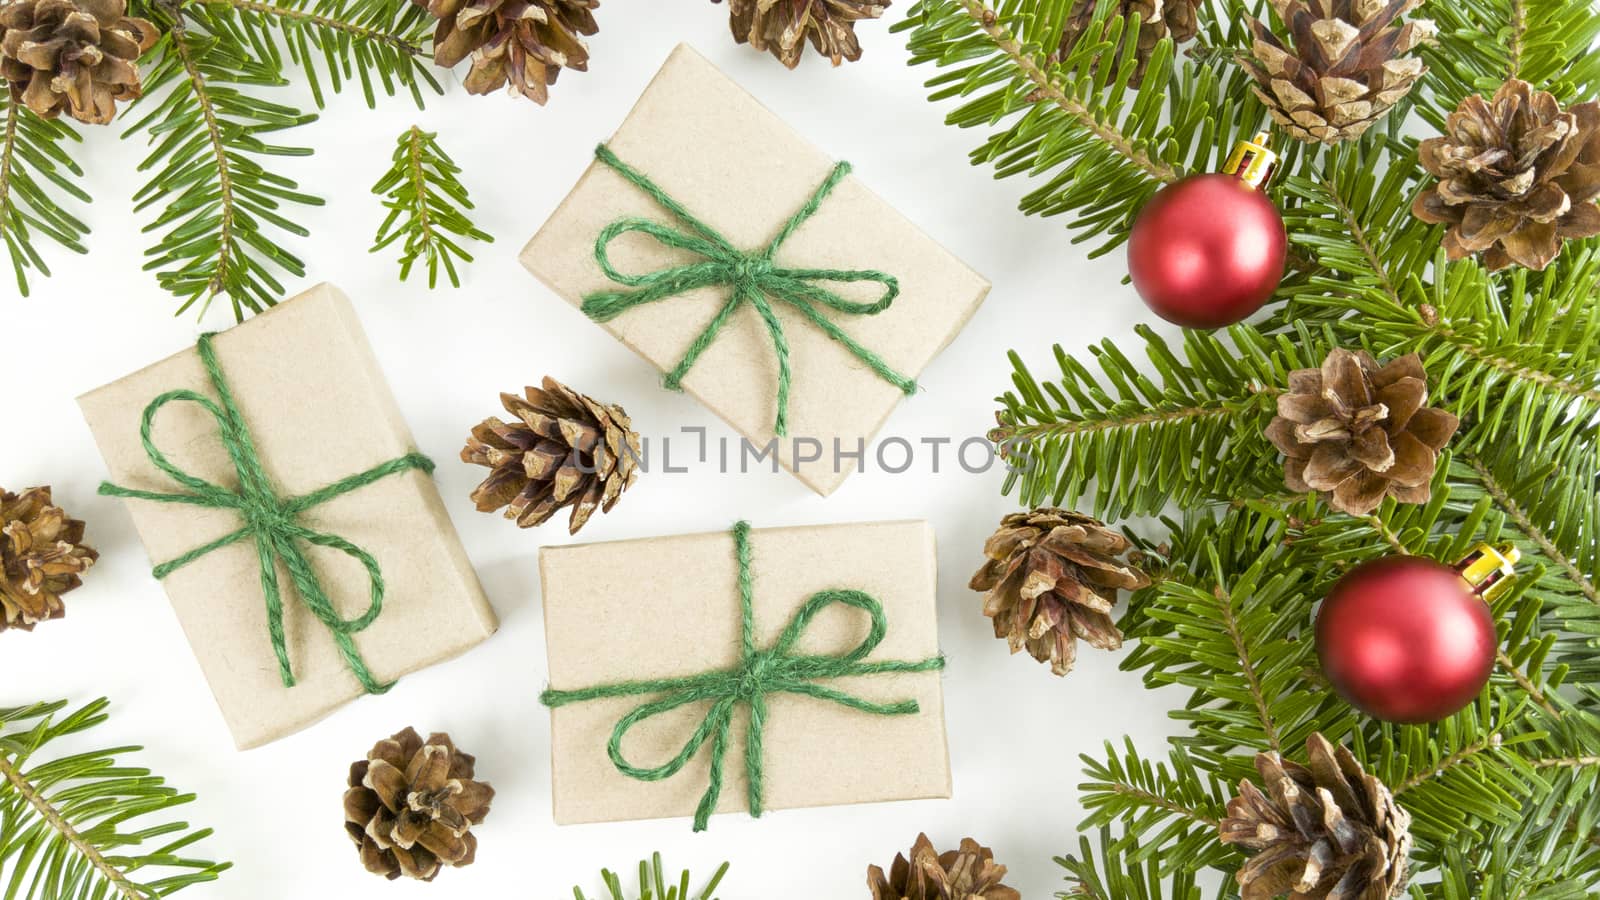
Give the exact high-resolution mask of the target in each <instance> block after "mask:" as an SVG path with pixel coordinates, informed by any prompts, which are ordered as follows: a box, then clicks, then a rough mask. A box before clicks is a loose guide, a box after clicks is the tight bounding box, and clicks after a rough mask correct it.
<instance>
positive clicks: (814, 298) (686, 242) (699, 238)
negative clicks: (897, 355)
mask: <svg viewBox="0 0 1600 900" xmlns="http://www.w3.org/2000/svg"><path fill="white" fill-rule="evenodd" d="M594 155H595V157H596V158H598V159H599V160H600V161H601V162H603V163H605V164H606V165H608V166H610V167H611V168H613V169H615V170H616V171H617V172H618V173H619V174H621V175H622V177H623V178H625V179H627V181H628V182H629V183H630V184H632V185H634V186H635V187H637V188H638V189H639V190H641V191H644V192H645V193H646V194H648V195H649V196H650V198H651V199H653V200H655V201H656V202H657V203H658V204H660V205H661V206H662V208H664V209H666V210H667V211H668V212H670V213H672V214H673V215H674V216H676V217H677V218H678V220H679V221H680V222H682V223H683V224H684V225H685V226H687V229H678V228H673V227H670V226H667V225H663V224H661V223H659V222H652V221H650V220H649V219H633V218H629V219H618V220H617V221H615V222H612V223H611V224H610V225H607V226H606V227H605V228H604V229H602V230H601V232H600V236H599V238H598V239H597V240H596V241H595V245H594V258H595V262H597V263H598V264H599V265H600V270H601V271H602V272H604V273H605V275H606V277H607V278H609V279H611V280H612V281H614V282H616V283H617V284H620V285H622V286H624V287H628V288H636V290H628V291H598V292H596V293H593V294H590V295H588V296H587V297H585V298H583V311H584V313H585V314H586V315H588V316H589V318H591V319H594V320H595V321H596V322H609V321H611V320H612V319H614V318H616V317H617V316H619V315H621V314H622V313H624V312H626V311H627V310H629V309H632V308H633V307H635V306H640V305H642V304H645V303H654V302H656V301H657V300H664V299H666V298H667V297H673V296H677V295H679V294H683V293H686V292H688V291H692V290H695V289H696V288H703V287H710V286H713V285H726V286H728V287H730V288H732V291H731V292H730V293H729V295H728V299H727V301H726V302H725V303H724V304H723V305H722V307H721V308H720V309H719V310H718V311H717V314H716V315H715V316H713V317H712V319H711V321H710V323H709V324H707V325H706V327H705V330H703V331H701V332H700V334H699V336H698V337H696V338H695V339H694V341H693V342H691V343H690V345H689V350H688V352H686V353H685V354H684V356H683V360H682V361H681V362H679V363H678V364H677V365H676V366H675V367H673V369H672V371H671V372H668V373H667V375H666V377H665V378H664V379H663V382H662V383H663V384H664V385H665V386H666V387H667V388H669V389H670V390H675V391H676V390H681V388H682V383H683V377H684V376H685V375H687V374H688V372H689V369H690V368H692V367H693V366H694V364H695V361H696V360H698V359H699V358H700V354H702V353H704V352H705V350H706V348H707V347H709V346H711V343H712V341H714V340H716V338H717V335H718V334H720V333H721V332H722V328H723V326H724V325H726V324H727V323H728V319H729V318H730V317H731V316H732V315H733V311H734V310H736V309H738V308H739V307H740V306H741V305H743V304H746V303H748V304H750V305H751V306H752V307H754V308H755V310H756V312H757V313H758V314H759V315H760V316H761V319H762V322H764V323H765V324H766V327H767V333H768V334H770V335H771V336H772V346H773V349H774V350H775V351H776V352H777V356H778V413H777V418H776V419H775V421H774V423H773V432H774V433H776V434H779V435H787V434H788V433H789V381H790V371H789V342H788V340H787V339H786V338H785V337H784V334H783V326H782V324H781V323H779V321H778V316H777V313H776V312H774V311H773V308H772V301H777V302H780V303H786V304H788V305H789V306H791V307H793V308H794V309H795V310H797V311H798V312H799V313H800V314H801V315H803V316H804V317H805V318H807V319H809V320H810V321H811V322H812V323H813V324H815V325H816V326H817V327H818V328H820V329H822V331H823V333H825V334H827V335H828V337H830V338H832V339H833V340H835V341H838V342H839V343H840V344H843V345H844V346H845V348H846V349H848V350H849V351H850V352H851V353H853V354H855V356H856V358H857V359H860V360H861V361H862V362H863V363H866V365H867V367H868V368H870V369H871V370H872V371H873V372H875V373H877V375H878V377H880V378H882V379H884V380H885V381H887V382H889V383H890V384H892V385H894V386H895V387H897V388H899V389H900V390H901V391H902V392H904V393H906V394H912V393H915V392H916V390H917V383H916V381H914V380H913V379H910V378H907V377H905V376H904V375H901V374H900V373H898V372H896V371H895V370H894V369H892V368H890V367H889V364H888V363H886V362H884V361H883V359H881V358H880V357H879V356H878V355H877V354H875V353H873V352H872V351H871V350H868V349H867V348H865V347H863V346H861V345H860V344H858V343H856V342H855V341H854V340H852V339H851V338H850V336H849V335H847V334H845V333H844V332H843V331H842V330H841V329H840V328H839V326H838V325H835V324H834V323H833V322H832V321H831V320H829V319H828V318H827V317H825V316H824V315H823V314H822V313H821V312H820V311H819V310H818V309H817V306H818V305H819V304H820V305H822V306H826V307H828V308H829V309H833V310H837V311H839V312H841V313H846V314H848V315H861V316H874V315H877V314H878V313H880V312H883V311H884V310H886V309H888V308H889V306H890V304H892V303H893V302H894V298H895V297H896V296H898V295H899V293H900V282H899V281H897V280H896V279H895V278H894V276H892V275H888V274H885V273H883V272H879V271H876V270H873V269H791V268H786V267H783V266H779V265H777V264H776V263H774V262H773V257H774V255H775V254H776V253H777V252H778V248H779V247H780V246H782V245H783V242H784V241H786V240H788V239H789V236H790V235H792V234H794V232H795V229H797V228H799V227H800V225H801V223H803V222H805V221H806V220H807V219H809V218H811V217H812V216H813V215H815V214H816V211H817V208H818V207H819V206H821V205H822V201H823V200H825V199H827V197H828V195H829V194H830V193H832V192H833V189H834V188H835V187H836V186H838V184H839V182H840V181H842V180H843V179H844V176H846V175H848V174H849V173H850V164H849V163H844V162H841V163H839V164H838V165H836V166H834V168H833V171H832V173H830V174H829V175H828V177H827V179H826V180H824V181H823V182H822V184H821V185H820V186H819V187H818V188H817V190H816V192H815V193H813V194H812V195H811V198H810V199H809V200H807V201H806V203H805V205H804V206H802V207H800V210H799V211H798V212H796V213H795V214H794V215H793V216H791V217H790V219H789V221H787V222H785V223H784V225H783V228H782V229H781V230H779V232H778V236H777V237H775V238H773V239H772V242H771V243H769V244H767V246H765V247H763V248H761V249H759V250H751V251H744V250H739V249H738V248H736V247H734V246H733V245H732V244H731V243H729V242H728V239H727V238H724V237H723V236H722V235H721V234H719V233H718V232H717V231H716V229H714V228H712V227H711V226H710V225H707V224H706V223H704V222H702V221H700V220H699V219H697V218H695V217H694V216H693V215H692V214H690V213H689V211H688V210H686V209H684V207H683V205H682V204H680V203H678V201H676V200H674V199H672V198H671V197H669V196H667V194H666V192H665V191H663V190H661V188H660V187H658V186H656V184H655V182H653V181H651V180H650V179H649V178H647V177H646V176H645V175H644V174H643V173H641V172H639V171H637V170H635V169H633V168H631V167H630V166H628V165H627V164H626V163H624V162H623V161H622V160H620V159H618V158H617V157H616V155H615V154H614V153H612V152H611V150H610V149H609V148H607V147H606V146H605V145H604V144H601V145H600V146H599V147H596V148H595V151H594ZM633 231H637V232H640V233H641V234H645V235H648V236H650V237H652V238H654V239H656V240H657V241H659V242H661V243H662V244H663V245H665V246H667V247H672V248H675V249H679V250H687V251H689V252H690V253H693V254H695V255H697V256H699V257H701V258H702V261H700V262H693V263H688V264H686V265H681V266H673V267H671V268H667V269H663V270H661V271H659V272H650V273H647V274H644V275H629V274H627V273H624V272H620V271H618V270H617V269H616V267H614V266H613V265H612V264H611V258H610V252H609V249H610V245H611V242H612V241H614V240H616V239H617V238H618V237H621V236H622V235H624V234H627V233H629V232H633ZM818 281H832V282H839V283H848V282H854V281H875V282H877V283H879V284H881V285H883V294H882V295H881V296H880V297H879V298H878V299H877V300H876V301H874V302H872V303H853V302H851V301H849V300H846V299H845V298H843V297H841V296H839V295H838V294H836V293H834V292H833V291H830V290H828V289H826V288H824V287H821V286H819V285H817V284H813V282H818Z"/></svg>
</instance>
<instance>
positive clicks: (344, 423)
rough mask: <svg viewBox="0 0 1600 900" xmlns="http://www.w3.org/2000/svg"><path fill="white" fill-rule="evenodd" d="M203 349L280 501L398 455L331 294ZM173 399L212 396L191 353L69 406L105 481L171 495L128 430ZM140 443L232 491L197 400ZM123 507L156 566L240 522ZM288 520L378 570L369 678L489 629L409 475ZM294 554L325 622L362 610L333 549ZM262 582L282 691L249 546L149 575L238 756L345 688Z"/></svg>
mask: <svg viewBox="0 0 1600 900" xmlns="http://www.w3.org/2000/svg"><path fill="white" fill-rule="evenodd" d="M215 347H216V351H217V357H218V360H219V362H220V364H221V367H222V371H223V374H224V377H225V378H226V380H227V382H228V384H229V385H230V386H231V388H232V390H233V394H234V396H235V399H236V400H237V402H238V406H239V409H240V411H241V413H242V414H243V417H244V420H245V422H246V424H247V425H248V426H249V429H250V433H251V436H252V438H253V440H254V442H255V447H256V450H257V452H258V456H259V457H260V459H261V462H262V465H263V468H264V470H265V471H266V473H267V475H268V476H269V478H270V479H271V480H272V482H273V484H274V486H275V488H276V489H277V492H278V495H279V496H280V497H285V498H288V497H295V496H299V495H303V494H307V493H310V492H312V491H314V490H317V489H318V488H321V487H324V486H326V485H329V484H332V483H334V482H336V481H339V480H340V479H342V478H345V477H347V476H350V475H355V474H357V473H359V472H362V471H365V470H367V469H370V468H372V467H373V466H376V465H379V464H381V463H383V462H386V461H388V460H391V459H394V458H397V457H400V456H404V455H405V454H407V453H410V452H413V451H414V449H415V445H414V444H413V442H412V439H411V434H410V430H409V429H408V428H407V427H406V423H405V421H404V419H402V418H401V416H400V410H399V407H398V406H397V405H396V403H395V401H394V397H393V395H392V394H391V393H390V391H389V387H388V385H387V384H386V383H385V382H384V378H383V373H382V372H381V371H380V370H379V368H378V363H377V359H376V357H374V355H373V353H372V349H371V347H370V346H369V345H368V344H367V340H366V336H365V335H364V334H363V332H362V330H361V325H360V323H359V322H358V321H357V319H356V316H355V310H354V309H353V308H352V307H351V305H350V301H349V300H348V299H347V298H346V297H345V296H344V295H343V294H342V293H340V292H339V290H338V289H337V288H334V287H332V286H330V285H322V286H319V287H316V288H313V289H312V290H310V291H308V292H307V293H305V294H303V295H301V296H299V297H297V298H295V299H293V300H290V301H288V302H286V303H283V304H281V305H279V306H277V307H276V308H274V309H272V310H269V311H267V312H265V313H262V314H261V315H259V316H256V317H255V318H254V319H251V320H250V321H248V322H246V323H245V324H243V325H240V326H238V327H237V328H234V329H232V330H231V331H228V332H225V333H223V334H220V335H218V336H217V337H216V339H215ZM180 389H187V390H192V391H195V392H197V393H199V394H202V395H204V396H207V397H211V398H213V399H215V397H216V389H215V388H214V387H213V386H212V384H211V380H210V378H209V376H208V375H207V374H206V371H205V369H204V367H203V366H202V365H201V362H200V358H199V355H198V353H197V352H196V351H195V350H194V349H193V348H190V349H188V350H185V351H183V352H182V353H179V354H177V355H175V356H172V357H170V358H168V359H166V360H163V361H161V362H158V363H156V364H155V365H153V366H150V367H149V368H146V369H143V370H141V371H139V372H135V373H134V374H132V375H129V376H128V377H126V378H123V379H121V380H120V381H117V382H114V383H112V384H110V385H107V386H105V387H103V388H100V389H98V390H95V391H91V392H90V393H88V394H85V395H84V396H82V397H80V398H78V403H79V406H80V407H81V408H82V410H83V414H84V417H85V418H86V419H87V420H88V422H89V429H90V430H91V431H92V432H93V433H94V438H95V441H96V442H97V443H98V444H99V446H100V452H101V454H102V455H103V456H104V457H105V460H106V466H107V468H108V469H109V470H110V480H111V481H112V482H113V483H115V484H118V485H121V486H123V487H127V488H133V489H137V490H146V491H155V492H161V493H178V492H184V491H186V490H187V489H186V488H184V487H183V486H182V485H179V484H177V483H176V482H174V481H173V480H172V479H171V478H170V477H168V476H167V475H166V474H165V473H163V472H161V471H160V470H159V469H157V468H156V467H155V466H154V465H153V464H152V463H151V461H150V458H149V456H148V455H147V454H146V453H145V449H144V447H143V445H142V443H141V441H140V437H139V426H140V419H141V417H142V416H143V414H144V410H145V407H146V406H147V405H149V403H150V401H151V400H153V399H155V398H156V397H157V396H159V395H161V394H163V393H166V392H168V391H173V390H180ZM152 439H153V442H154V444H155V446H156V447H157V448H158V449H160V450H161V451H162V452H163V453H165V454H166V455H167V457H168V458H169V459H170V460H171V461H172V462H173V463H174V464H175V465H176V466H177V467H178V468H179V469H180V470H182V471H185V472H188V473H189V474H191V475H194V476H197V477H199V478H203V479H205V480H207V481H210V482H213V483H215V484H220V485H223V486H225V487H228V488H234V487H236V486H237V484H238V476H237V474H236V471H235V469H234V467H233V465H232V463H231V462H230V461H229V459H228V455H227V452H226V450H225V449H224V447H223V445H222V442H221V441H220V440H219V438H218V434H217V423H216V420H215V419H213V418H212V417H211V415H210V414H209V413H207V412H206V411H205V410H204V409H202V408H201V407H200V406H198V405H197V404H195V403H191V402H174V403H169V404H167V405H166V406H164V407H163V408H162V409H161V411H160V413H159V414H158V415H157V416H156V419H155V428H154V431H153V433H152ZM127 508H128V511H129V514H130V515H131V516H132V517H133V522H134V526H135V527H136V528H137V529H138V532H139V536H140V538H141V539H142V540H143V541H144V544H145V548H146V549H147V550H148V551H149V553H150V558H151V559H152V560H153V561H154V562H156V563H163V562H166V561H168V560H171V559H173V558H175V557H178V556H181V555H183V554H185V553H187V552H189V551H190V550H193V549H195V548H196V547H200V546H202V545H204V544H207V543H209V542H211V541H213V540H216V539H217V538H220V537H222V536H223V535H226V534H229V533H231V532H233V531H236V530H238V529H239V528H240V527H241V526H242V525H243V522H242V520H241V518H240V514H239V513H238V512H237V511H235V510H230V509H208V508H202V507H198V506H191V505H187V504H177V503H156V502H150V501H146V500H129V501H127ZM298 521H299V522H301V523H302V524H304V525H305V526H307V527H309V528H311V529H313V530H316V531H320V532H326V533H329V534H334V535H338V536H340V537H342V538H344V539H346V540H348V541H351V542H353V543H354V544H356V545H357V546H359V547H361V548H362V549H364V550H366V551H367V552H368V553H370V554H372V556H373V557H375V558H376V559H377V562H378V564H379V566H380V567H381V568H382V572H383V579H384V582H385V585H386V588H387V593H386V595H385V597H384V600H383V612H382V614H380V615H379V616H378V618H377V620H376V621H375V622H374V623H373V624H372V625H371V626H370V627H368V628H367V629H366V630H364V631H361V632H359V633H357V634H356V635H355V643H356V646H357V648H358V649H359V651H360V653H361V656H362V658H363V659H364V660H365V661H366V663H367V666H368V667H369V668H370V669H371V671H372V673H373V675H375V676H376V677H377V678H378V680H379V681H383V682H388V681H392V680H393V679H396V678H399V677H400V676H402V675H404V674H406V673H408V672H414V671H416V670H418V669H421V668H424V667H427V666H429V665H432V664H434V663H437V662H441V661H443V660H446V659H449V658H450V657H453V656H456V655H457V654H459V653H461V652H463V651H465V650H467V649H468V648H470V647H472V646H473V645H475V644H477V643H478V642H480V641H482V640H483V639H484V638H487V637H488V636H489V635H490V634H493V633H494V630H495V628H496V622H495V616H494V611H493V610H492V609H491V608H490V606H489V603H488V601H487V600H486V599H485V597H484V595H483V590H482V588H481V587H480V586H479V584H478V579H477V576H476V574H475V573H474V572H473V570H472V567H471V564H470V563H469V562H468V560H467V556H466V553H465V551H463V550H462V548H461V544H460V541H459V540H458V539H457V537H456V532H455V527H454V526H453V525H452V524H451V522H450V518H449V516H448V515H447V514H446V512H445V509H444V504H443V502H442V501H441V500H440V499H439V493H438V491H437V489H436V488H435V487H434V483H433V479H432V478H430V477H429V476H428V475H427V474H426V473H424V472H421V471H416V470H411V471H406V472H402V473H400V474H397V475H391V476H389V477H386V478H382V479H379V480H378V481H375V482H373V483H372V484H368V485H365V486H362V487H359V488H357V489H355V490H353V491H351V492H349V493H346V494H343V495H341V496H338V497H335V498H333V499H332V500H330V501H328V502H326V503H323V504H321V505H319V506H316V507H314V508H312V509H310V510H308V511H306V512H304V513H302V514H301V515H300V518H299V519H298ZM307 555H308V557H309V558H310V560H311V562H312V564H313V566H314V568H315V569H316V571H317V574H318V575H319V576H320V578H321V580H322V584H323V586H324V588H325V589H326V591H327V594H328V596H329V598H330V599H331V601H332V603H333V605H334V607H335V609H336V610H337V611H338V613H339V615H340V617H341V618H345V619H349V618H354V617H356V616H360V615H361V614H362V613H363V612H364V611H365V610H366V609H367V606H368V602H369V585H370V583H369V580H368V576H367V572H366V570H365V569H364V568H363V567H362V566H361V565H360V564H359V563H357V562H356V561H355V560H353V559H351V558H350V557H348V556H346V555H344V554H342V553H339V552H337V551H333V550H325V549H323V548H319V547H311V548H309V550H308V554H307ZM278 578H279V582H280V584H281V585H282V587H283V605H284V630H285V632H286V638H287V649H288V653H289V660H290V663H291V664H292V665H293V669H294V674H295V677H296V678H297V679H298V684H297V685H296V686H295V687H292V688H286V687H284V685H283V683H282V681H281V679H280V676H279V672H278V661H277V657H276V656H275V655H274V653H273V648H272V643H271V640H270V638H269V636H268V632H267V614H266V600H265V596H264V594H263V593H262V586H261V564H260V561H259V557H258V556H257V554H256V550H255V546H254V543H253V542H251V541H249V540H244V541H240V542H237V543H234V544H232V545H231V546H228V547H224V548H222V549H220V550H216V551H214V552H212V553H209V554H207V555H205V556H203V557H201V558H200V559H198V560H196V561H195V562H193V563H191V564H189V565H187V566H184V567H182V568H180V569H178V570H176V571H174V572H173V573H172V574H171V575H169V576H168V577H167V578H166V579H165V585H166V589H167V595H168V596H169V597H170V598H171V600H172V605H173V607H174V609H175V610H176V611H177V614H178V619H179V621H180V622H181V623H182V625H183V629H184V632H185V633H186V634H187V635H188V638H189V642H190V644H191V645H192V647H193V649H194V653H195V656H196V657H197V658H198V659H199V662H200V668H201V669H202V670H203V671H204V673H205V676H206V679H207V681H209V682H210V685H211V691H212V693H213V694H214V695H215V696H216V699H217V705H218V706H219V707H221V709H222V715H223V718H224V719H225V720H226V721H227V725H228V728H229V730H230V731H231V732H232V733H233V737H234V741H235V743H237V744H238V746H239V747H240V749H245V748H249V747H255V746H259V745H261V744H264V743H268V742H269V741H272V740H276V739H277V738H280V737H283V736H285V735H287V734H290V733H292V732H294V731H297V730H299V729H301V728H304V727H306V726H307V725H310V724H311V723H313V722H315V721H317V720H318V719H320V718H322V717H323V716H326V715H327V714H328V713H330V712H332V711H333V710H335V709H337V708H338V707H340V706H342V705H343V704H345V703H347V702H349V701H350V700H353V699H355V698H356V697H358V696H361V694H362V688H361V685H360V684H359V683H358V682H357V680H356V678H355V676H354V675H353V674H351V672H350V670H349V668H348V667H347V666H346V664H345V662H344V659H343V657H342V656H341V655H340V653H339V652H338V649H337V647H336V646H335V644H334V641H333V637H332V634H331V632H330V631H329V630H328V628H327V626H325V625H323V624H322V623H321V622H320V621H318V620H317V619H316V618H315V617H314V616H313V615H312V614H311V613H310V612H309V611H308V610H307V609H306V608H305V607H304V605H302V604H301V602H300V598H299V595H298V594H297V593H296V592H295V590H294V582H293V581H292V580H291V579H290V578H289V576H288V573H287V572H285V571H284V570H283V567H282V566H281V565H280V566H279V573H278Z"/></svg>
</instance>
